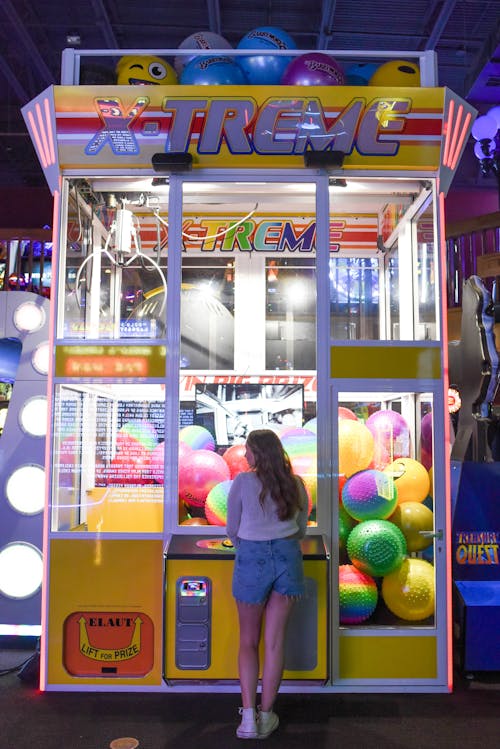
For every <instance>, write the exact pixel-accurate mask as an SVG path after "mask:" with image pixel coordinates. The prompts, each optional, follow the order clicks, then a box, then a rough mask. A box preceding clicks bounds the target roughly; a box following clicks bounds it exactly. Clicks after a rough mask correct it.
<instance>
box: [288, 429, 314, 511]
mask: <svg viewBox="0 0 500 749" xmlns="http://www.w3.org/2000/svg"><path fill="white" fill-rule="evenodd" d="M316 440H317V438H316V435H315V434H314V433H313V432H310V431H309V430H307V429H301V430H297V429H294V430H292V431H291V432H287V433H286V434H285V435H284V436H283V437H282V438H281V444H282V445H283V448H284V449H285V452H286V454H287V455H288V457H289V458H290V463H291V464H292V468H293V471H294V473H296V474H297V475H298V476H300V477H301V478H302V479H303V481H304V484H305V486H306V490H307V495H308V497H309V514H311V511H312V509H313V507H314V506H315V505H316V494H317V487H318V466H317V452H316Z"/></svg>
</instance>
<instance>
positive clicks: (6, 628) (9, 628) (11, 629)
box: [0, 624, 42, 637]
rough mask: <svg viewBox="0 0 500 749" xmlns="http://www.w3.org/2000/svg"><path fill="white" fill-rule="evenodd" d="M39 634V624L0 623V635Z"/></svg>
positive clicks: (27, 635) (40, 632) (32, 635)
mask: <svg viewBox="0 0 500 749" xmlns="http://www.w3.org/2000/svg"><path fill="white" fill-rule="evenodd" d="M41 634H42V625H41V624H0V636H2V635H7V636H11V637H12V636H13V637H40V635H41Z"/></svg>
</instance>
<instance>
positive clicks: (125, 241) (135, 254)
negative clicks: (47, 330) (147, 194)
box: [75, 196, 167, 338]
mask: <svg viewBox="0 0 500 749" xmlns="http://www.w3.org/2000/svg"><path fill="white" fill-rule="evenodd" d="M141 200H142V196H141V199H140V200H139V202H141ZM127 205H131V202H130V201H127V200H126V198H123V199H122V201H121V206H122V207H121V208H118V209H117V210H116V217H115V218H114V220H113V221H112V223H111V226H110V230H109V232H108V235H107V237H106V241H105V244H104V247H101V248H97V249H96V248H94V249H92V251H91V252H90V253H89V255H88V256H87V257H86V258H85V260H84V261H83V262H82V264H81V265H80V267H79V268H78V272H77V274H76V279H75V289H76V295H77V299H78V302H80V284H81V283H82V280H83V279H82V276H83V271H84V269H85V268H86V266H87V264H89V263H92V275H91V279H90V284H87V286H88V287H90V292H91V294H92V292H93V289H94V282H95V280H97V288H99V278H100V268H101V262H100V260H101V257H102V255H105V256H106V257H107V258H108V260H109V261H110V263H111V266H112V268H113V269H114V274H113V293H112V299H113V305H112V312H113V320H114V321H115V322H114V326H115V327H116V326H119V325H120V303H121V297H122V294H121V290H122V274H123V270H124V269H125V268H129V267H130V266H132V265H133V264H134V263H136V262H140V263H141V264H142V265H143V266H145V265H146V264H149V266H151V268H152V269H153V270H155V271H156V272H157V273H158V275H159V277H160V279H161V283H162V286H163V291H164V294H163V300H162V303H161V308H160V310H159V313H160V314H161V313H162V312H163V310H164V308H165V304H166V299H167V280H166V278H165V274H164V273H163V271H162V269H161V268H160V265H159V264H158V262H156V260H154V259H153V258H152V257H150V256H149V255H146V254H145V253H144V252H143V251H142V248H141V239H140V227H138V226H137V224H138V221H137V219H136V217H135V215H134V212H133V211H131V210H130V209H129V208H127V207H126V206H127ZM92 308H93V306H92V305H91V310H92ZM91 315H92V311H91ZM119 335H120V331H119V329H118V330H115V331H114V337H116V338H118V337H119Z"/></svg>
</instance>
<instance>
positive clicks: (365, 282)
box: [330, 257, 380, 340]
mask: <svg viewBox="0 0 500 749" xmlns="http://www.w3.org/2000/svg"><path fill="white" fill-rule="evenodd" d="M379 272H380V270H379V261H378V258H342V257H334V258H332V259H331V260H330V336H331V338H336V339H337V340H356V339H361V340H378V339H379V338H380V310H379V301H380V300H379Z"/></svg>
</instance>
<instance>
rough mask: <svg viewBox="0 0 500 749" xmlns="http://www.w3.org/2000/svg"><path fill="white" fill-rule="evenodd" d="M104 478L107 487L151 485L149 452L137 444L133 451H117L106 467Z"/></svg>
mask: <svg viewBox="0 0 500 749" xmlns="http://www.w3.org/2000/svg"><path fill="white" fill-rule="evenodd" d="M106 478H107V482H108V484H109V485H112V484H118V485H120V486H130V485H138V486H142V485H144V484H152V483H153V480H152V477H151V453H150V451H149V450H148V449H147V448H145V447H143V446H142V445H140V444H139V443H138V442H137V443H136V444H135V445H134V446H133V449H125V450H119V451H118V452H117V453H116V455H115V457H114V458H113V460H112V461H111V462H110V464H109V466H108V469H107V471H106Z"/></svg>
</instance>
